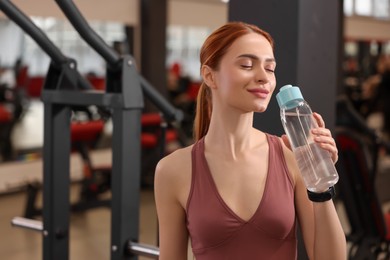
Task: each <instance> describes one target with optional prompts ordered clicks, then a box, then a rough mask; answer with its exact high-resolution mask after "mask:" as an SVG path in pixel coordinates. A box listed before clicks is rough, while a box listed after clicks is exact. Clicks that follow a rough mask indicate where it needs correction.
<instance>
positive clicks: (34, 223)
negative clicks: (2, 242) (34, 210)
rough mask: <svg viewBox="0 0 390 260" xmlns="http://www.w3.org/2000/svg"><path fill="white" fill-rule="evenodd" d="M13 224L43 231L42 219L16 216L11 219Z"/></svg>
mask: <svg viewBox="0 0 390 260" xmlns="http://www.w3.org/2000/svg"><path fill="white" fill-rule="evenodd" d="M11 224H12V226H15V227H22V228H27V229H31V230H34V231H40V232H42V231H43V223H42V221H39V220H35V219H29V218H22V217H14V218H13V219H12V220H11Z"/></svg>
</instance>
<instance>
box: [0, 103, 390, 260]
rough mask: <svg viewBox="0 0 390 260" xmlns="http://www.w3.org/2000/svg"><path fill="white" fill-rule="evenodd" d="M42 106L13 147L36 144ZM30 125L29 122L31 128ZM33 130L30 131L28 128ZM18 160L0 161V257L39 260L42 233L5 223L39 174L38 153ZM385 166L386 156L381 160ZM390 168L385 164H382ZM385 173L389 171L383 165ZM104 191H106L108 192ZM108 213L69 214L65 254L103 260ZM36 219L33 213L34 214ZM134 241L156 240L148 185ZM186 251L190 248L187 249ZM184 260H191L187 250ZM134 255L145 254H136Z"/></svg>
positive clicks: (104, 155)
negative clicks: (68, 234)
mask: <svg viewBox="0 0 390 260" xmlns="http://www.w3.org/2000/svg"><path fill="white" fill-rule="evenodd" d="M42 115H43V113H42V106H41V104H40V102H39V101H36V102H34V103H33V104H30V106H29V110H28V111H27V114H26V115H25V117H24V118H23V121H22V122H20V123H19V124H18V126H17V128H16V129H15V134H14V136H13V139H14V143H15V145H16V146H17V148H18V149H26V150H28V149H30V148H31V147H34V146H37V145H40V143H41V142H42V140H43V137H42V127H43V126H42V120H43V116H42ZM32 126H34V127H32ZM34 131H35V132H34ZM27 133H28V134H27ZM91 156H92V161H93V162H98V163H99V164H109V163H110V161H111V150H110V149H107V148H106V149H99V150H96V151H94V152H92V154H91ZM32 157H33V158H32V159H31V158H30V159H28V157H26V158H24V159H25V160H23V161H16V162H11V163H1V164H0V207H1V210H0V234H1V235H0V237H1V239H0V242H1V243H0V259H4V260H39V259H42V236H41V234H40V233H38V232H34V231H31V230H26V229H22V228H16V227H12V226H11V224H10V223H11V219H12V218H13V217H15V216H23V214H24V209H25V204H26V198H27V194H26V190H25V189H22V188H23V187H24V186H25V184H26V183H28V182H32V181H36V180H39V179H41V176H42V161H41V160H40V159H39V156H38V157H34V156H32ZM386 165H390V160H389V161H388V162H386ZM81 169H82V166H81V160H80V158H79V157H78V156H77V155H72V156H71V166H70V171H71V178H72V180H73V181H74V183H73V184H72V186H71V201H76V200H77V199H78V196H79V192H80V191H79V188H80V185H79V184H78V183H77V180H79V179H80V178H81V175H82V173H81ZM387 169H390V168H387ZM385 172H387V173H388V172H389V171H388V170H386V171H385ZM381 178H386V180H385V179H382V180H381V181H380V183H385V184H386V183H390V179H389V174H385V175H383V177H381ZM387 187H388V185H385V186H384V187H383V189H382V192H383V191H385V192H384V193H382V194H381V196H382V197H383V196H384V197H385V200H384V201H386V203H383V209H384V212H387V211H389V210H390V203H389V202H390V192H389V190H388V188H387ZM41 195H42V193H41V192H39V194H38V198H37V206H38V207H39V206H40V205H41V201H42V197H41ZM108 196H109V194H108ZM336 207H337V211H338V213H339V216H340V219H341V221H342V224H343V227H344V229H345V231H346V232H348V228H349V227H348V221H347V219H346V217H345V213H344V210H343V206H342V205H341V204H336ZM110 215H111V212H110V210H109V209H108V208H105V207H101V208H95V209H90V210H88V211H85V212H79V213H72V214H71V219H70V240H69V241H70V242H69V244H70V251H69V255H70V258H69V259H74V260H79V259H81V260H83V259H94V260H107V259H109V258H110V234H111V228H110ZM38 219H39V218H38ZM139 232H140V237H139V242H140V243H146V244H150V245H156V244H157V217H156V210H155V203H154V194H153V189H152V188H143V189H142V191H141V201H140V229H139ZM189 251H190V250H189ZM189 256H190V257H189V259H193V258H192V255H191V253H190V252H189ZM139 259H147V258H143V257H140V258H139Z"/></svg>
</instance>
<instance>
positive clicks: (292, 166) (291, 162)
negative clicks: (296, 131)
mask: <svg viewBox="0 0 390 260" xmlns="http://www.w3.org/2000/svg"><path fill="white" fill-rule="evenodd" d="M279 141H280V143H281V145H282V150H283V155H284V158H285V160H286V164H287V168H288V170H289V173H290V176H291V179H292V180H293V182H294V185H295V183H296V181H297V178H299V177H300V176H299V168H298V165H297V163H296V161H295V157H294V153H293V152H292V151H291V149H290V148H289V147H287V146H286V144H285V143H284V141H283V139H282V138H279Z"/></svg>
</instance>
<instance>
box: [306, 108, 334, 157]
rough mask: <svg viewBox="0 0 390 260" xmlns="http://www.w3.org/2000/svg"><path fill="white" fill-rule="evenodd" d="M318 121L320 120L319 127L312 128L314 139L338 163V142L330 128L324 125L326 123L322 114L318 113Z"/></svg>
mask: <svg viewBox="0 0 390 260" xmlns="http://www.w3.org/2000/svg"><path fill="white" fill-rule="evenodd" d="M317 115H318V114H317ZM319 119H320V120H319ZM317 121H318V122H319V123H318V124H319V127H318V128H314V129H312V133H313V135H314V141H315V142H317V143H318V144H319V145H320V146H321V147H322V148H323V149H325V150H327V151H328V152H329V153H330V155H331V158H332V161H333V163H336V162H337V160H338V149H337V145H336V142H335V140H334V139H333V137H332V133H331V132H330V130H329V129H327V128H324V127H323V126H324V125H325V123H324V121H323V120H322V117H321V116H319V115H318V117H317Z"/></svg>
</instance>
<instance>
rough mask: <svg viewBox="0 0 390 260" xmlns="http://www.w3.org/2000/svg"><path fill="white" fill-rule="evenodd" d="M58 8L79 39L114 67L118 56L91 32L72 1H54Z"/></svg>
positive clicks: (118, 59)
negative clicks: (77, 33)
mask: <svg viewBox="0 0 390 260" xmlns="http://www.w3.org/2000/svg"><path fill="white" fill-rule="evenodd" d="M56 2H57V4H58V6H59V7H60V8H61V10H62V11H63V12H64V14H65V15H66V17H67V18H68V20H69V21H70V22H71V23H72V25H73V26H74V28H75V29H76V30H77V31H78V32H79V34H80V35H81V37H82V38H83V39H84V40H85V41H86V42H87V43H88V44H89V45H90V46H92V48H93V49H94V50H96V52H97V53H99V54H100V55H101V56H102V57H103V58H104V59H105V60H106V61H107V63H108V64H109V65H110V66H112V67H116V66H117V65H119V64H118V62H119V61H120V56H119V54H117V53H116V52H115V51H114V50H113V49H112V48H111V47H110V46H108V45H107V44H106V42H105V41H104V40H103V39H102V38H100V36H99V35H98V34H97V33H96V32H95V31H94V30H92V28H91V27H90V26H89V24H88V23H87V21H86V20H85V19H84V17H83V16H82V15H81V13H80V11H79V10H78V9H77V7H76V6H75V4H74V3H73V1H71V0H56Z"/></svg>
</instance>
